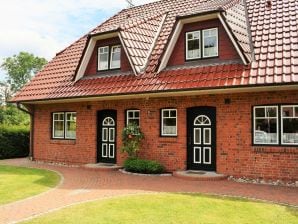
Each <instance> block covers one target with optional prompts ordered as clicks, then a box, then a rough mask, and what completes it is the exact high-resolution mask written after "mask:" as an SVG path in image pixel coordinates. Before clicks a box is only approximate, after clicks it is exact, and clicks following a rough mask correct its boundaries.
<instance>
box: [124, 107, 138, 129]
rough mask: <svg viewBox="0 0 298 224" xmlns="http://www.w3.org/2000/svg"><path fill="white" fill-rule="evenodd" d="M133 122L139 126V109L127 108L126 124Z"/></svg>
mask: <svg viewBox="0 0 298 224" xmlns="http://www.w3.org/2000/svg"><path fill="white" fill-rule="evenodd" d="M130 123H134V124H136V125H138V126H140V110H127V111H126V125H128V124H130Z"/></svg>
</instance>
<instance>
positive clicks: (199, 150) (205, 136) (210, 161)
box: [187, 107, 216, 171]
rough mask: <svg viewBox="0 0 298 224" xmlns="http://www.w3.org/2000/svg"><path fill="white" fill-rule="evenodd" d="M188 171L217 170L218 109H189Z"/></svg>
mask: <svg viewBox="0 0 298 224" xmlns="http://www.w3.org/2000/svg"><path fill="white" fill-rule="evenodd" d="M187 169H190V170H206V171H215V170H216V108H215V107H193V108H188V109H187Z"/></svg>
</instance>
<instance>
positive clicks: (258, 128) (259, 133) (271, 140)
mask: <svg viewBox="0 0 298 224" xmlns="http://www.w3.org/2000/svg"><path fill="white" fill-rule="evenodd" d="M253 113H254V116H253V117H254V144H278V107H277V106H255V107H254V111H253Z"/></svg>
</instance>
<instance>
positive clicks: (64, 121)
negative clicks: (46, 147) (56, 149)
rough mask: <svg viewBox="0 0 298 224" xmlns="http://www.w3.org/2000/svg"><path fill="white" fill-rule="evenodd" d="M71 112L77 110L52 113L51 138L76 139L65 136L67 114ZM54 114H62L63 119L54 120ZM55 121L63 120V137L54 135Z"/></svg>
mask: <svg viewBox="0 0 298 224" xmlns="http://www.w3.org/2000/svg"><path fill="white" fill-rule="evenodd" d="M71 113H74V114H76V113H77V112H73V111H72V112H54V113H52V139H66V140H75V139H76V138H69V137H67V136H66V132H67V128H66V125H67V114H71ZM56 114H63V120H55V115H56ZM55 121H63V137H56V136H55ZM76 122H77V121H76ZM76 130H77V128H76Z"/></svg>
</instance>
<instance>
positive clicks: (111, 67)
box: [109, 45, 121, 69]
mask: <svg viewBox="0 0 298 224" xmlns="http://www.w3.org/2000/svg"><path fill="white" fill-rule="evenodd" d="M115 48H120V52H119V53H120V59H119V66H114V67H113V66H112V59H113V54H115V52H113V49H115ZM109 64H110V69H118V68H120V67H121V45H114V46H112V47H111V52H110V63H109Z"/></svg>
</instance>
